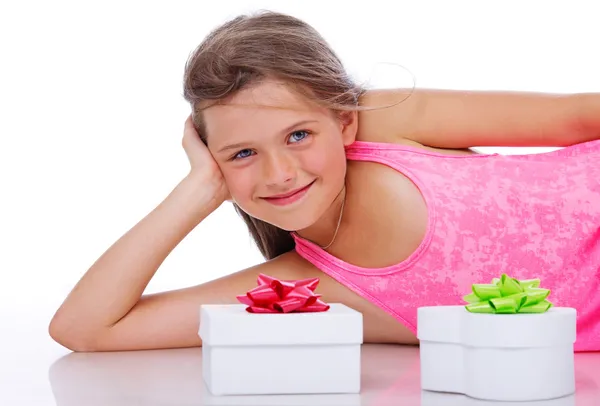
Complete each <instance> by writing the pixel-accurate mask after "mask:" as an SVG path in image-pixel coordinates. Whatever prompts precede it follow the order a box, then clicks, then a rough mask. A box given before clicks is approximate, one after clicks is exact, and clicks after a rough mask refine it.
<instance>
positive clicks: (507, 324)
mask: <svg viewBox="0 0 600 406" xmlns="http://www.w3.org/2000/svg"><path fill="white" fill-rule="evenodd" d="M417 326H418V329H417V336H418V338H419V340H420V361H421V389H423V390H429V391H439V392H453V393H462V394H465V395H467V396H470V397H473V398H478V399H485V400H496V401H535V400H545V399H554V398H559V397H562V396H567V395H570V394H572V393H574V392H575V367H574V350H573V344H574V343H575V339H576V311H575V309H573V308H568V307H552V308H550V309H549V310H548V311H546V312H545V313H534V314H520V313H517V314H481V313H471V312H469V311H467V310H466V309H465V307H464V306H426V307H420V308H419V309H418V310H417Z"/></svg>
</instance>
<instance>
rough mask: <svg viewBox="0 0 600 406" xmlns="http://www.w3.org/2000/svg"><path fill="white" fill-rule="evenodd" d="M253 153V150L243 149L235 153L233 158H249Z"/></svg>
mask: <svg viewBox="0 0 600 406" xmlns="http://www.w3.org/2000/svg"><path fill="white" fill-rule="evenodd" d="M251 153H252V151H251V150H249V149H243V150H241V151H240V152H238V153H237V154H235V155H234V157H233V159H240V158H247V157H249V156H250V154H251Z"/></svg>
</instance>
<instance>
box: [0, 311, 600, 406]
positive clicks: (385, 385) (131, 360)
mask: <svg viewBox="0 0 600 406" xmlns="http://www.w3.org/2000/svg"><path fill="white" fill-rule="evenodd" d="M0 302H1V301H0ZM36 306H37V305H36ZM51 310H53V309H52V308H51V307H48V308H47V309H45V310H44V311H40V309H39V308H38V309H37V313H35V312H33V309H30V310H27V309H24V308H23V307H20V308H18V309H15V308H13V309H11V308H9V307H6V306H1V307H0V321H1V323H0V328H1V330H0V331H1V333H2V335H1V336H0V344H1V346H0V405H11V406H13V405H36V406H46V405H58V406H95V405H110V406H121V405H123V406H125V405H126V406H132V405H161V406H165V405H177V406H184V405H230V406H233V405H235V406H238V405H260V406H268V405H282V406H283V405H315V406H329V405H335V406H338V405H339V406H342V405H343V406H352V405H373V406H376V405H377V406H384V405H435V406H449V405H452V406H454V405H460V406H463V405H465V406H469V405H494V404H497V405H503V406H507V405H508V406H512V405H517V404H519V405H520V404H523V403H514V402H511V403H500V402H498V403H496V402H483V401H479V400H475V399H471V398H467V397H464V396H462V395H453V394H438V393H431V392H422V391H421V389H420V382H419V352H418V347H410V346H398V345H363V347H362V391H361V393H360V394H358V395H303V396H291V395H290V396H235V397H213V396H211V395H210V394H209V393H208V391H207V390H206V388H205V386H204V383H203V380H202V352H201V348H190V349H178V350H157V351H134V352H114V353H71V352H70V351H68V350H66V349H64V348H62V347H61V346H59V345H58V344H56V343H54V342H53V341H52V340H51V339H50V337H49V336H48V334H47V320H48V318H49V317H50V314H51ZM15 312H18V313H15ZM19 312H20V313H19ZM15 314H20V315H19V316H15ZM27 315H29V316H27ZM34 315H35V316H34ZM575 366H576V380H577V392H576V394H575V395H573V396H570V397H566V398H561V399H557V400H553V401H546V402H537V403H535V402H534V403H527V404H532V405H543V406H572V405H577V406H581V405H590V406H591V405H600V353H577V354H576V355H575ZM515 367H517V368H518V366H515ZM507 390H510V388H507Z"/></svg>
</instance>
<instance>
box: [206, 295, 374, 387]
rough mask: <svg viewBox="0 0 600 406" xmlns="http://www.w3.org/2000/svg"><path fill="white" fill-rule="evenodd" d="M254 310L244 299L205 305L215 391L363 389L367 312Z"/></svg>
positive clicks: (210, 381) (209, 375)
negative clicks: (363, 345) (361, 361)
mask: <svg viewBox="0 0 600 406" xmlns="http://www.w3.org/2000/svg"><path fill="white" fill-rule="evenodd" d="M330 306H331V307H330V308H329V309H328V310H327V311H323V312H305V313H304V312H298V313H295V312H293V313H270V314H269V313H266V314H265V313H263V314H257V313H249V312H247V311H246V307H247V306H245V305H243V304H226V305H202V306H201V310H200V311H201V314H200V320H201V322H200V328H199V331H198V334H199V336H200V338H201V339H202V373H203V377H204V381H205V383H206V386H207V388H208V389H209V391H210V392H211V394H212V395H261V394H319V393H321V394H324V393H359V392H360V349H361V344H362V342H363V319H362V314H361V313H360V312H358V311H356V310H354V309H351V308H349V307H347V306H345V305H343V304H339V303H331V304H330Z"/></svg>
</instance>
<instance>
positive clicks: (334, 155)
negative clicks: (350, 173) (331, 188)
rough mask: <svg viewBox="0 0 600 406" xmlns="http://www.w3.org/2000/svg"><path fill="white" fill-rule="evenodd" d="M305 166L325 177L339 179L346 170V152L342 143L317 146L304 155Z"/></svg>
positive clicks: (313, 172) (310, 171) (315, 173)
mask: <svg viewBox="0 0 600 406" xmlns="http://www.w3.org/2000/svg"><path fill="white" fill-rule="evenodd" d="M302 166H303V168H304V169H305V170H306V171H307V172H309V173H311V174H313V175H316V176H320V177H322V178H323V179H325V180H327V179H337V178H339V177H340V176H344V174H345V171H346V153H345V150H344V147H343V145H342V144H341V143H331V145H326V146H324V147H322V148H318V149H317V148H315V149H313V150H312V151H310V152H309V153H307V154H305V155H303V157H302Z"/></svg>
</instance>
